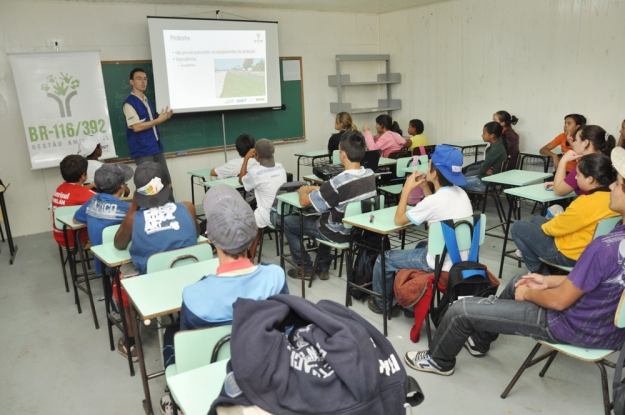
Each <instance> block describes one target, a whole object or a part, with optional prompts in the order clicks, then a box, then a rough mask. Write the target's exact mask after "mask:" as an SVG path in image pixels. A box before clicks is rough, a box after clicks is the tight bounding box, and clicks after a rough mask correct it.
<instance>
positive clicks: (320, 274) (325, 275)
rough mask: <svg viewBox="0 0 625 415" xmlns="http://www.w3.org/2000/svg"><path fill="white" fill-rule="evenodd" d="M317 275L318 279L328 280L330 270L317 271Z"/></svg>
mask: <svg viewBox="0 0 625 415" xmlns="http://www.w3.org/2000/svg"><path fill="white" fill-rule="evenodd" d="M317 276H318V277H319V279H320V280H324V281H325V280H329V279H330V271H329V270H327V271H318V272H317Z"/></svg>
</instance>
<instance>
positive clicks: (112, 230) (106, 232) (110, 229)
mask: <svg viewBox="0 0 625 415" xmlns="http://www.w3.org/2000/svg"><path fill="white" fill-rule="evenodd" d="M118 229H119V225H111V226H107V227H106V228H104V229H102V243H103V244H109V243H111V242H113V240H114V239H115V234H116V233H117V230H118Z"/></svg>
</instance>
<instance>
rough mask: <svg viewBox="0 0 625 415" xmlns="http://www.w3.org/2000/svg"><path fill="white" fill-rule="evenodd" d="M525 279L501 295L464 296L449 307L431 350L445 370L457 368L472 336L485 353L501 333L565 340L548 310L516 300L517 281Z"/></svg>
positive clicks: (512, 284) (547, 339) (554, 340)
mask: <svg viewBox="0 0 625 415" xmlns="http://www.w3.org/2000/svg"><path fill="white" fill-rule="evenodd" d="M521 278H522V276H521V275H517V276H516V277H514V278H512V279H511V280H510V282H509V283H508V285H506V287H505V288H504V290H503V292H502V293H501V294H500V295H499V297H496V296H494V295H491V296H490V297H488V298H480V297H469V298H463V299H462V300H458V301H456V302H455V303H454V304H453V305H452V306H451V307H450V308H449V309H448V310H447V313H445V317H443V321H441V324H440V325H439V326H438V328H437V329H436V332H435V333H434V337H433V338H432V343H430V350H429V352H430V356H431V357H432V358H433V359H434V361H435V362H436V363H437V364H438V365H439V366H440V367H441V368H442V370H443V371H447V370H451V369H452V368H454V367H455V365H456V356H457V355H458V353H460V351H461V350H462V347H463V345H464V343H465V342H466V341H467V339H468V338H469V336H470V337H471V338H472V339H473V342H474V343H475V348H476V349H477V350H478V351H480V352H484V353H485V352H487V351H488V350H489V349H490V343H491V342H493V341H495V340H496V339H497V337H498V336H499V334H513V335H519V336H527V337H531V338H533V339H538V340H546V341H548V342H550V343H562V342H560V341H559V340H558V339H556V338H555V337H554V336H553V334H552V333H551V330H549V323H548V321H547V309H545V308H543V307H540V306H538V305H536V304H534V303H530V302H529V301H516V300H515V299H514V291H515V287H514V284H515V283H516V282H517V281H518V280H519V279H521Z"/></svg>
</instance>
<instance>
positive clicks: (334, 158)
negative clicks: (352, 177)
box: [332, 150, 341, 164]
mask: <svg viewBox="0 0 625 415" xmlns="http://www.w3.org/2000/svg"><path fill="white" fill-rule="evenodd" d="M332 164H341V158H340V157H339V150H334V151H333V152H332Z"/></svg>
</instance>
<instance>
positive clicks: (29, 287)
mask: <svg viewBox="0 0 625 415" xmlns="http://www.w3.org/2000/svg"><path fill="white" fill-rule="evenodd" d="M490 204H491V206H492V203H490ZM528 214H529V211H526V212H524V215H526V216H527V215H528ZM495 217H496V214H495V212H494V208H493V210H492V212H491V211H490V210H489V212H488V218H489V219H492V218H495ZM265 242H266V243H265V247H264V252H263V261H264V262H276V263H277V257H276V256H275V245H274V243H273V242H272V241H269V240H267V241H265ZM16 243H17V244H18V245H19V253H18V256H17V260H16V262H15V264H14V265H9V262H8V246H7V244H6V243H1V244H0V249H2V252H1V253H0V287H1V288H0V290H1V294H0V337H1V338H2V339H3V346H4V347H3V353H2V359H1V360H0V374H1V378H0V379H1V380H0V382H1V384H0V402H1V403H2V408H4V409H3V410H2V412H3V413H6V414H44V413H53V414H57V413H63V414H68V415H69V414H85V413H87V414H122V413H130V414H140V413H142V407H141V399H142V396H143V390H142V386H141V380H140V378H139V376H138V375H137V376H135V377H130V376H129V373H128V367H127V363H126V360H124V359H123V358H122V357H121V356H120V355H119V354H118V353H117V351H110V349H109V343H108V335H107V332H106V326H105V324H106V323H105V320H104V316H103V314H104V304H103V303H102V302H97V304H96V309H97V312H98V317H99V322H100V327H101V328H100V329H99V330H95V329H94V325H93V320H92V319H91V312H90V310H89V308H88V302H87V299H86V296H85V295H82V294H81V296H80V298H81V301H82V305H83V309H84V310H83V313H82V314H78V313H77V312H76V307H75V305H74V301H73V295H72V294H71V293H65V289H64V287H63V282H62V274H61V267H60V265H59V259H58V251H57V248H56V244H55V243H54V241H53V239H52V235H51V233H50V232H48V233H43V234H38V235H31V236H27V237H21V238H17V239H16ZM501 244H502V240H501V239H497V238H492V237H487V238H486V242H485V244H484V246H483V247H482V249H481V256H480V258H481V260H482V262H484V263H485V264H486V265H487V266H489V268H490V269H492V270H493V271H495V272H496V271H497V270H498V269H499V258H500V254H501ZM522 272H525V268H524V267H522V268H517V266H516V263H515V262H514V261H512V260H506V264H505V267H504V273H503V274H504V277H503V281H502V284H505V283H506V282H507V281H508V280H509V279H510V277H512V276H513V275H515V274H517V273H522ZM93 287H94V291H95V297H96V298H101V297H102V286H101V283H100V281H99V280H96V281H95V282H94V283H93ZM289 288H290V290H291V293H292V294H293V295H300V293H301V288H300V285H299V283H298V281H289ZM344 293H345V283H344V281H343V279H339V278H337V276H336V271H333V272H332V274H331V277H330V280H328V281H319V280H315V281H314V283H313V287H312V288H311V289H307V294H306V298H307V299H309V300H310V301H313V302H316V301H318V300H321V299H331V300H334V301H337V302H339V303H343V302H344V298H345V297H344ZM353 308H354V310H356V311H357V312H358V313H360V314H361V315H362V316H364V317H365V318H366V319H368V320H369V321H371V322H372V323H373V324H374V325H375V326H376V327H378V328H379V329H381V327H382V318H381V316H378V315H375V314H373V313H371V312H370V311H369V310H368V308H367V306H366V304H362V303H360V302H355V303H354V305H353ZM411 326H412V322H411V321H410V319H408V318H406V317H404V316H403V315H401V316H400V317H398V318H396V319H393V320H391V321H390V322H389V336H388V338H389V339H390V340H391V342H392V343H393V345H394V346H395V348H396V350H397V352H398V354H399V355H400V356H402V357H403V355H404V353H405V352H406V351H408V350H422V349H425V348H427V340H426V335H425V328H424V329H423V331H422V335H421V338H422V340H421V341H420V342H419V343H418V344H413V343H411V341H410V339H409V336H408V334H409V330H410V327H411ZM144 333H145V334H144V335H143V338H144V339H145V343H146V344H145V350H146V353H147V361H148V370H149V371H150V370H156V369H158V368H159V366H160V365H161V356H160V352H159V350H158V340H157V337H156V333H155V331H153V330H152V328H148V329H147V330H145V331H144ZM115 336H116V337H117V336H118V334H117V333H116V334H115ZM533 345H534V341H533V340H531V339H528V338H521V337H516V336H501V337H500V339H499V340H498V341H497V342H496V343H495V344H494V345H493V346H492V349H491V352H490V353H489V354H488V356H486V357H484V358H481V359H476V358H473V357H471V356H470V355H469V354H468V353H466V352H465V351H462V352H461V353H460V355H459V356H458V363H457V366H456V372H455V373H454V375H453V376H451V377H441V376H437V375H433V374H422V373H418V372H415V371H414V370H412V369H410V368H408V369H407V371H408V373H409V374H410V375H411V376H413V377H414V378H415V379H417V380H418V382H419V384H420V385H421V387H422V389H423V391H424V393H425V397H426V398H425V402H424V403H423V404H422V405H421V406H420V407H418V408H416V409H415V410H414V411H413V413H415V414H416V413H422V414H451V413H463V414H485V413H492V414H536V413H541V414H598V413H602V400H601V386H600V381H599V370H598V369H597V368H596V366H595V365H593V364H590V363H581V362H577V361H573V360H572V359H569V358H567V357H564V356H560V357H558V358H557V359H556V360H555V361H554V363H553V365H552V366H551V368H550V369H549V371H548V372H547V375H546V376H545V377H544V378H539V377H538V372H539V371H540V369H539V368H538V367H536V368H531V369H529V370H528V371H527V372H526V374H525V375H524V376H523V377H522V378H521V379H520V380H519V382H518V383H517V385H516V386H515V388H514V389H513V390H512V392H511V393H510V395H509V396H508V398H507V399H505V400H502V399H501V398H500V397H499V395H500V394H501V392H502V391H503V389H504V388H505V386H506V385H507V383H508V382H509V381H510V379H511V378H512V376H513V375H514V373H515V372H516V370H517V369H518V367H519V365H520V364H521V363H522V362H523V360H524V359H525V357H526V356H527V354H528V353H529V351H530V350H531V348H532V347H533ZM135 368H136V370H137V373H138V371H139V368H138V365H135ZM612 374H613V371H612V370H609V371H608V375H609V376H610V377H611V376H612ZM610 381H611V379H610ZM150 384H151V390H152V396H153V402H154V405H155V408H157V405H158V399H159V398H160V396H161V395H162V393H163V388H164V379H163V378H160V379H157V380H153V381H151V382H150Z"/></svg>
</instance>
